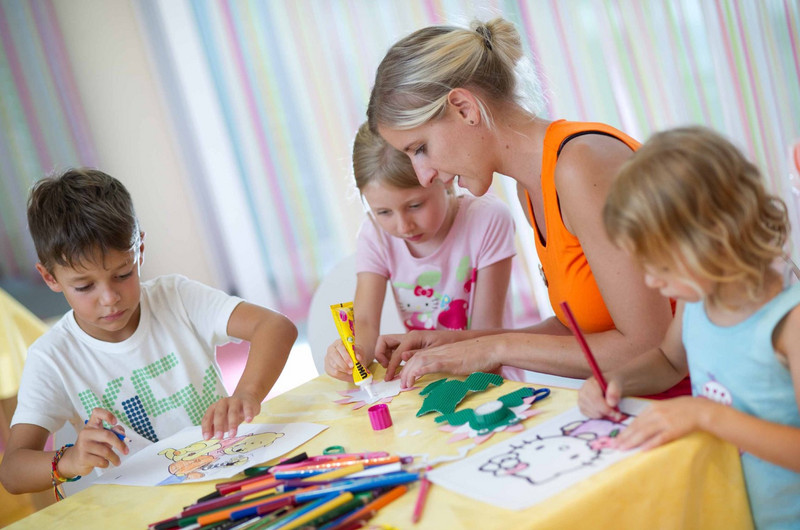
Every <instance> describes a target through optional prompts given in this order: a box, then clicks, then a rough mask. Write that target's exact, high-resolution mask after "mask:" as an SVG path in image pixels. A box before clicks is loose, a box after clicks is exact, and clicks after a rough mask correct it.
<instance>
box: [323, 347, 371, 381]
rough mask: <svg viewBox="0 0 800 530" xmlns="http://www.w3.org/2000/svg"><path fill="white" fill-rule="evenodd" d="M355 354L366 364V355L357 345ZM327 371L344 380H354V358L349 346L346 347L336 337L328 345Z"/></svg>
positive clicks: (359, 360)
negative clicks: (348, 351) (349, 351)
mask: <svg viewBox="0 0 800 530" xmlns="http://www.w3.org/2000/svg"><path fill="white" fill-rule="evenodd" d="M355 354H356V359H358V362H360V363H361V364H362V365H364V366H366V364H365V363H364V355H363V354H362V352H361V349H360V348H359V347H358V346H356V347H355ZM325 372H326V373H327V374H328V375H329V376H331V377H333V378H336V379H340V380H342V381H350V382H352V381H353V359H351V358H350V354H349V353H347V348H345V345H344V343H343V342H342V340H341V339H336V340H335V341H333V342H332V343H331V345H330V346H328V351H327V353H326V354H325Z"/></svg>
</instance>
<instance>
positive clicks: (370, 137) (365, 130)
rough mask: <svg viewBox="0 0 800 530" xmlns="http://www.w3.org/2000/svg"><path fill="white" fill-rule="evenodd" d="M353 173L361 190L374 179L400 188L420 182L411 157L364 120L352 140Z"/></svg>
mask: <svg viewBox="0 0 800 530" xmlns="http://www.w3.org/2000/svg"><path fill="white" fill-rule="evenodd" d="M353 176H354V177H355V180H356V187H357V188H358V191H359V192H361V193H362V194H363V192H364V188H365V187H366V186H367V185H368V184H371V183H376V184H385V185H389V186H393V187H395V188H400V189H409V188H416V187H419V186H420V183H419V180H418V179H417V174H416V173H415V172H414V167H413V166H412V165H411V159H410V158H408V156H407V155H406V154H405V153H401V152H400V151H398V150H397V149H395V148H394V147H392V146H391V145H389V144H388V143H386V141H384V139H383V138H381V137H380V136H379V135H378V134H375V133H373V132H372V131H370V129H369V125H368V124H367V123H363V124H361V127H359V128H358V132H357V133H356V138H355V140H354V141H353Z"/></svg>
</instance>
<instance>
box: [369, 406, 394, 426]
mask: <svg viewBox="0 0 800 530" xmlns="http://www.w3.org/2000/svg"><path fill="white" fill-rule="evenodd" d="M368 412H369V422H370V424H372V430H373V431H381V430H383V429H386V428H387V427H391V426H392V416H391V414H389V407H387V406H386V404H385V403H378V404H377V405H373V406H371V407H370V408H369V409H368Z"/></svg>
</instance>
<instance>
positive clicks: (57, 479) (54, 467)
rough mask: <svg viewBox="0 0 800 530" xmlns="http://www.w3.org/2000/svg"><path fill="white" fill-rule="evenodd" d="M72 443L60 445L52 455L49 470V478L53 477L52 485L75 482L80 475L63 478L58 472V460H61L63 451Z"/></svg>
mask: <svg viewBox="0 0 800 530" xmlns="http://www.w3.org/2000/svg"><path fill="white" fill-rule="evenodd" d="M72 445H73V444H66V445H64V446H62V447H61V449H59V450H58V451H56V454H55V455H54V456H53V463H52V471H51V472H50V478H52V479H53V486H58V485H59V484H63V483H64V482H75V481H76V480H78V479H79V478H81V476H80V475H78V476H77V477H72V478H64V477H62V476H61V475H59V474H58V461H59V460H61V457H62V456H64V451H66V450H67V447H72Z"/></svg>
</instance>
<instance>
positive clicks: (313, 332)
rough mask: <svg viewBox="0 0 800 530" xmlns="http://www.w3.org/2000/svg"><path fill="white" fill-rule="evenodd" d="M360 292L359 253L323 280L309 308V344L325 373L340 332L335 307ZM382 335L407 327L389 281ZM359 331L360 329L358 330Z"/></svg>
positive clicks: (342, 263)
mask: <svg viewBox="0 0 800 530" xmlns="http://www.w3.org/2000/svg"><path fill="white" fill-rule="evenodd" d="M355 292H356V256H355V254H351V255H350V256H347V257H346V258H344V259H342V260H341V261H340V262H339V263H337V264H336V265H335V266H334V267H333V269H331V271H330V272H329V273H328V274H327V275H326V276H325V277H324V278H323V279H322V282H320V284H319V287H317V290H316V291H315V292H314V296H313V297H312V298H311V305H310V307H309V310H308V344H309V346H310V347H311V357H312V358H313V359H314V365H315V366H316V368H317V372H319V373H320V374H324V373H325V353H326V351H327V349H328V346H329V345H330V343H331V342H333V341H334V340H336V338H337V337H338V336H339V333H338V332H337V331H336V324H334V322H333V316H331V306H332V305H333V304H338V303H341V302H351V301H352V300H353V296H354V295H355ZM380 332H381V334H383V335H386V334H389V333H405V327H404V326H403V323H402V321H401V320H400V315H398V313H397V306H396V304H395V302H394V295H393V294H392V290H391V288H390V287H389V285H388V284H387V286H386V298H384V300H383V310H382V311H381V330H380ZM356 333H358V330H356Z"/></svg>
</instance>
